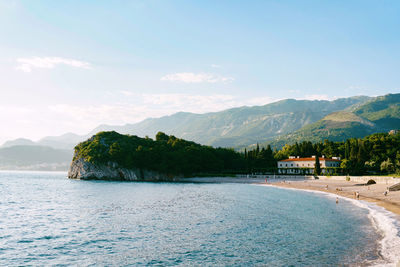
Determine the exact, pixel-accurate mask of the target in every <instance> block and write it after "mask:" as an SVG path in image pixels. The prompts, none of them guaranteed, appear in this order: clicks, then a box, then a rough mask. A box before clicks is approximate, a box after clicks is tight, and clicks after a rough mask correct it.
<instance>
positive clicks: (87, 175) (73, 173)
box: [68, 158, 179, 182]
mask: <svg viewBox="0 0 400 267" xmlns="http://www.w3.org/2000/svg"><path fill="white" fill-rule="evenodd" d="M68 178H70V179H79V180H114V181H149V182H163V181H169V182H171V181H177V179H178V178H179V177H174V176H168V175H165V174H161V173H158V172H155V171H149V170H143V169H138V168H137V169H128V168H124V167H121V166H119V165H118V163H116V162H107V163H105V164H94V163H91V162H88V161H85V159H83V158H78V159H75V160H74V161H73V162H72V163H71V166H70V168H69V171H68Z"/></svg>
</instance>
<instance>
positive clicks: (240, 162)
mask: <svg viewBox="0 0 400 267" xmlns="http://www.w3.org/2000/svg"><path fill="white" fill-rule="evenodd" d="M77 158H84V159H85V160H87V161H89V162H91V163H95V164H101V163H106V162H116V163H118V164H119V165H120V166H122V167H125V168H139V169H146V170H152V171H157V172H160V173H163V174H168V175H171V176H174V175H185V176H191V175H195V174H197V175H199V174H209V173H218V174H223V173H236V172H240V171H242V170H243V169H244V167H245V165H244V164H245V161H244V157H243V155H242V154H240V153H237V152H235V151H233V150H230V149H225V148H213V147H210V146H203V145H199V144H196V143H194V142H190V141H186V140H183V139H179V138H176V137H175V136H172V135H171V136H168V135H166V134H164V133H162V132H159V133H158V134H157V135H156V139H155V140H153V139H151V138H140V137H137V136H133V135H121V134H119V133H117V132H100V133H98V134H96V135H94V136H93V137H92V138H90V139H89V140H87V141H85V142H82V143H80V144H79V145H77V146H76V147H75V155H74V159H77Z"/></svg>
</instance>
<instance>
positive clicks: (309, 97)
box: [303, 94, 333, 100]
mask: <svg viewBox="0 0 400 267" xmlns="http://www.w3.org/2000/svg"><path fill="white" fill-rule="evenodd" d="M303 99H306V100H333V99H332V97H330V96H328V95H318V94H314V95H305V96H304V98H303Z"/></svg>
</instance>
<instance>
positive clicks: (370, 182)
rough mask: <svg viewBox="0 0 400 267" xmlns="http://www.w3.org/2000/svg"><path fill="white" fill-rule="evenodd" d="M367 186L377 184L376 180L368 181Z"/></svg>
mask: <svg viewBox="0 0 400 267" xmlns="http://www.w3.org/2000/svg"><path fill="white" fill-rule="evenodd" d="M367 184H376V182H375V180H372V179H370V180H368V182H367Z"/></svg>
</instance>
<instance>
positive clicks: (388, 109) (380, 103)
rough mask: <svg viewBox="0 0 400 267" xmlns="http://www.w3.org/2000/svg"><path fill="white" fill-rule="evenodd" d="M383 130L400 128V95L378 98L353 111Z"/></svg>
mask: <svg viewBox="0 0 400 267" xmlns="http://www.w3.org/2000/svg"><path fill="white" fill-rule="evenodd" d="M354 113H355V114H357V115H359V116H361V117H363V118H366V119H368V120H370V121H372V122H373V123H375V124H376V126H377V127H379V128H382V129H384V130H391V129H399V128H400V94H388V95H384V96H379V97H377V98H375V99H373V100H371V101H369V102H367V103H366V104H364V105H362V106H360V107H359V108H357V109H356V110H355V111H354Z"/></svg>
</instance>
